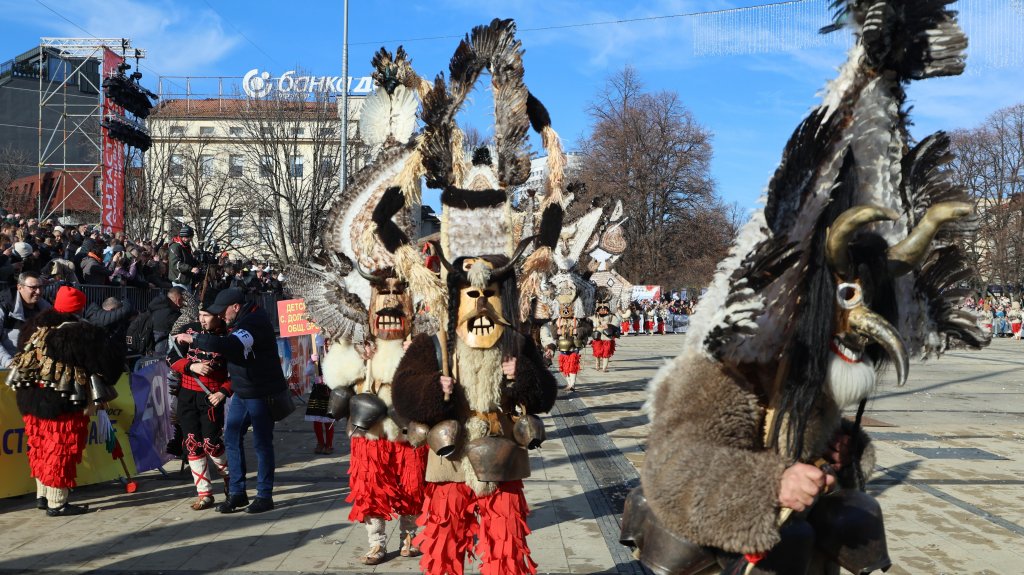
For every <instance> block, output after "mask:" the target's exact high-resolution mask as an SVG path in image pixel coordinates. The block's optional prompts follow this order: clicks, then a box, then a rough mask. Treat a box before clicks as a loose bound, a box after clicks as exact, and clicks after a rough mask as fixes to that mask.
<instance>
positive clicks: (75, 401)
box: [7, 368, 117, 407]
mask: <svg viewBox="0 0 1024 575" xmlns="http://www.w3.org/2000/svg"><path fill="white" fill-rule="evenodd" d="M7 384H8V385H9V386H10V387H11V389H24V388H29V387H39V388H49V389H54V390H56V388H57V382H55V381H44V380H41V379H38V378H34V377H28V376H27V374H26V375H24V376H23V375H21V374H20V373H19V371H18V369H17V368H15V369H12V370H11V373H10V375H9V376H8V378H7ZM59 393H60V396H61V399H63V400H65V401H67V402H68V403H71V404H72V405H74V406H78V407H84V406H85V405H86V404H88V403H89V400H90V399H91V400H92V402H93V403H95V404H97V405H98V404H101V403H106V402H109V401H113V400H114V399H116V398H117V390H116V389H114V387H112V386H109V385H107V384H106V383H104V382H103V378H101V377H100V376H98V375H91V376H89V385H88V386H85V385H82V384H80V383H78V382H75V383H74V384H72V387H71V389H70V390H61V391H60V392H59Z"/></svg>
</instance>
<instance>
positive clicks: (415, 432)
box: [405, 421, 430, 447]
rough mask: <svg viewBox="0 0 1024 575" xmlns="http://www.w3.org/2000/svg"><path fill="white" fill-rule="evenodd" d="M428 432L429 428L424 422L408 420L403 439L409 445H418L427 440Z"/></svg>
mask: <svg viewBox="0 0 1024 575" xmlns="http://www.w3.org/2000/svg"><path fill="white" fill-rule="evenodd" d="M428 433H430V428H429V427H427V425H426V424H425V423H420V422H418V421H410V422H409V427H407V428H406V430H405V439H406V440H407V441H408V442H409V445H411V446H413V447H419V446H421V445H423V444H424V443H426V442H427V434H428Z"/></svg>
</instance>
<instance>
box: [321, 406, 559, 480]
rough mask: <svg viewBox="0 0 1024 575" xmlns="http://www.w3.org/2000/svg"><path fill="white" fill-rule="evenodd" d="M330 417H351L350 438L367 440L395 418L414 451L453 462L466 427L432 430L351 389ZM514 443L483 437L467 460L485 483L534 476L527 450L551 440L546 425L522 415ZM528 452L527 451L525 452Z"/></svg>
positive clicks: (453, 424) (443, 425) (445, 424)
mask: <svg viewBox="0 0 1024 575" xmlns="http://www.w3.org/2000/svg"><path fill="white" fill-rule="evenodd" d="M327 415H328V416H329V417H332V418H334V420H335V421H337V420H340V419H342V418H344V417H345V416H348V418H349V434H350V435H352V436H353V437H361V436H364V435H365V434H366V433H367V432H368V431H369V430H370V428H372V427H373V426H374V425H376V424H377V423H378V422H379V421H381V420H382V419H384V418H385V417H391V418H392V419H393V420H394V421H395V422H396V423H397V424H398V425H399V427H401V429H402V433H403V434H404V435H405V438H406V440H407V441H408V442H409V444H410V445H412V446H413V447H419V446H421V445H423V444H427V445H428V446H429V447H430V449H431V450H432V451H433V452H434V453H436V454H437V455H439V456H441V457H445V458H452V457H454V456H455V454H456V446H457V445H458V444H459V441H460V439H461V434H462V425H461V424H460V423H459V422H458V421H455V420H453V419H449V420H446V421H442V422H440V423H437V424H435V425H434V426H433V427H429V426H427V425H425V424H423V423H419V422H415V421H409V420H408V419H405V418H403V417H402V416H401V415H399V414H398V413H397V412H396V411H395V410H394V408H391V409H389V408H388V406H387V405H386V404H385V403H384V402H383V401H382V400H381V399H380V397H378V396H377V395H375V394H372V393H352V391H351V390H349V389H348V388H343V389H334V390H332V391H331V397H330V399H329V400H328V402H327ZM512 436H513V438H514V441H513V440H512V439H508V438H505V437H500V436H489V437H481V438H478V439H474V440H472V441H470V442H469V443H468V444H467V445H466V456H467V458H468V459H469V462H470V465H472V466H473V469H474V471H475V472H476V475H477V477H478V478H479V479H480V480H481V481H508V480H510V478H517V479H521V478H525V477H528V476H529V474H530V465H529V457H528V456H527V455H526V449H537V448H538V447H540V446H541V444H542V443H543V442H544V440H545V439H547V436H546V435H545V433H544V423H543V422H542V421H541V420H540V418H538V417H537V416H535V415H528V414H527V415H521V416H519V417H518V418H517V419H516V422H515V425H514V426H513V428H512ZM523 448H526V449H523Z"/></svg>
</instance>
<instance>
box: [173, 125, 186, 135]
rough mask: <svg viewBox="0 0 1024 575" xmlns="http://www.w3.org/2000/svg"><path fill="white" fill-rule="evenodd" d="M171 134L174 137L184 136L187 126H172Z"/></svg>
mask: <svg viewBox="0 0 1024 575" xmlns="http://www.w3.org/2000/svg"><path fill="white" fill-rule="evenodd" d="M170 133H171V135H172V136H184V135H185V126H171V131H170Z"/></svg>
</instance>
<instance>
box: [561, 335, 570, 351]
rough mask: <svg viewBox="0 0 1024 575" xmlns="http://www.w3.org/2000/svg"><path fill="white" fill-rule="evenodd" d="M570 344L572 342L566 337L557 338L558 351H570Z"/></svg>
mask: <svg viewBox="0 0 1024 575" xmlns="http://www.w3.org/2000/svg"><path fill="white" fill-rule="evenodd" d="M572 344H573V342H572V340H571V339H569V338H567V337H560V338H558V351H572V350H573V346H572Z"/></svg>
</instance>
